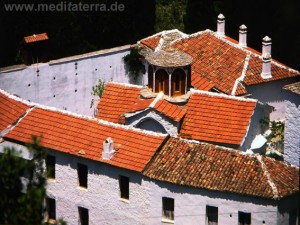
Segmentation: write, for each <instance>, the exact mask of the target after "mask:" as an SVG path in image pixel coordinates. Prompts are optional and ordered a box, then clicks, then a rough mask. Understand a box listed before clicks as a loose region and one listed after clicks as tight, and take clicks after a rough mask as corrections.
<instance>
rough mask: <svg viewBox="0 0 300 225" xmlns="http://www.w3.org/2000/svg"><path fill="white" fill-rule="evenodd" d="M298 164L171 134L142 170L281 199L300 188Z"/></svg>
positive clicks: (194, 183) (176, 180)
mask: <svg viewBox="0 0 300 225" xmlns="http://www.w3.org/2000/svg"><path fill="white" fill-rule="evenodd" d="M298 173H299V168H296V167H292V166H288V165H287V164H285V163H282V162H277V161H275V160H273V159H270V158H265V157H261V156H258V155H245V154H241V153H240V152H239V151H237V150H233V149H229V148H224V147H220V146H216V145H212V144H207V143H196V142H195V141H186V140H183V139H178V138H170V139H169V140H168V141H167V143H166V144H165V145H164V146H163V148H162V149H161V150H160V151H159V152H158V153H157V154H156V155H155V156H154V157H153V159H152V161H151V162H150V163H149V165H148V166H147V167H146V169H145V170H144V171H143V174H144V175H145V176H148V177H150V178H153V179H157V180H160V181H166V182H170V183H174V184H180V185H187V186H192V187H196V188H205V189H208V190H216V191H222V192H230V193H236V194H242V195H251V196H257V197H264V198H272V199H278V198H283V197H285V196H288V195H291V194H293V193H296V192H298V191H299V186H298V182H299V176H298Z"/></svg>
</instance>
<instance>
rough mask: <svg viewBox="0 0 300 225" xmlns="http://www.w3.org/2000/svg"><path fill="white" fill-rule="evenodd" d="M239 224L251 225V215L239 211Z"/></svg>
mask: <svg viewBox="0 0 300 225" xmlns="http://www.w3.org/2000/svg"><path fill="white" fill-rule="evenodd" d="M238 224H239V225H251V213H249V212H243V211H238Z"/></svg>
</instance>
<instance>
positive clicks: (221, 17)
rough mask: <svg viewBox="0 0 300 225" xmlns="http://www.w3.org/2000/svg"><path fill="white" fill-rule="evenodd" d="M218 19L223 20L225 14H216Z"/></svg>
mask: <svg viewBox="0 0 300 225" xmlns="http://www.w3.org/2000/svg"><path fill="white" fill-rule="evenodd" d="M218 20H220V21H223V20H225V16H224V15H223V14H222V13H220V14H219V15H218Z"/></svg>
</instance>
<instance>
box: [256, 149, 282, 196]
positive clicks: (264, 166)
mask: <svg viewBox="0 0 300 225" xmlns="http://www.w3.org/2000/svg"><path fill="white" fill-rule="evenodd" d="M256 159H257V160H258V161H259V162H260V164H261V168H262V170H263V172H264V175H265V176H266V177H267V181H268V183H269V185H270V187H271V189H272V191H273V199H279V195H278V189H277V187H276V185H275V183H274V182H273V180H272V178H271V175H270V173H269V171H268V169H267V166H266V165H265V163H264V162H263V160H262V156H261V155H256Z"/></svg>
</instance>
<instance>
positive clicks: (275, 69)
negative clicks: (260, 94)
mask: <svg viewBox="0 0 300 225" xmlns="http://www.w3.org/2000/svg"><path fill="white" fill-rule="evenodd" d="M261 61H262V59H261V58H260V57H258V56H254V55H251V58H250V61H249V66H248V70H247V73H246V77H245V79H244V83H245V84H246V85H254V84H259V83H266V82H270V81H274V80H280V79H284V78H290V77H295V76H300V73H299V72H298V71H296V70H292V69H290V68H288V67H286V66H284V65H283V64H280V63H279V62H277V61H275V60H273V59H272V65H271V74H272V78H269V79H262V78H261V76H260V73H261V70H262V62H261Z"/></svg>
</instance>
